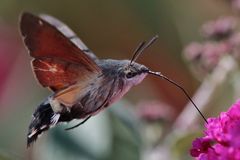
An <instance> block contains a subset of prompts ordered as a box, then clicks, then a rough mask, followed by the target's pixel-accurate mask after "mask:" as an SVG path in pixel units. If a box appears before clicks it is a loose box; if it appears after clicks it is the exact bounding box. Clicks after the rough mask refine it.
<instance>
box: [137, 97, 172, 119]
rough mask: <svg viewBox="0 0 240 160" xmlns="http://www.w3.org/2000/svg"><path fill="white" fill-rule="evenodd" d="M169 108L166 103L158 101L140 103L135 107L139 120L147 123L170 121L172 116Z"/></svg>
mask: <svg viewBox="0 0 240 160" xmlns="http://www.w3.org/2000/svg"><path fill="white" fill-rule="evenodd" d="M171 108H172V107H171V106H169V105H167V104H166V103H162V102H158V101H150V102H141V103H140V104H139V105H138V107H137V109H138V112H137V113H138V115H139V117H140V118H142V119H144V120H147V121H158V120H166V121H170V120H171V119H172V118H173V115H174V113H173V111H172V109H171Z"/></svg>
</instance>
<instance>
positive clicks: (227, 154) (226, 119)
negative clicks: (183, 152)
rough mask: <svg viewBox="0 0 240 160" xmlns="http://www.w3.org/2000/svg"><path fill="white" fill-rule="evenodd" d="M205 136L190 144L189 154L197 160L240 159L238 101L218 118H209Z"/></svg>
mask: <svg viewBox="0 0 240 160" xmlns="http://www.w3.org/2000/svg"><path fill="white" fill-rule="evenodd" d="M205 127H206V128H207V129H206V130H205V132H204V134H205V136H204V137H202V138H197V139H195V140H194V141H193V143H192V149H191V150H190V153H191V155H192V156H193V157H196V159H198V160H227V159H231V160H239V159H240V100H239V101H237V102H236V103H235V104H233V105H232V106H231V107H230V109H229V110H228V111H227V112H222V113H221V114H220V116H219V117H216V118H209V119H208V124H206V125H205Z"/></svg>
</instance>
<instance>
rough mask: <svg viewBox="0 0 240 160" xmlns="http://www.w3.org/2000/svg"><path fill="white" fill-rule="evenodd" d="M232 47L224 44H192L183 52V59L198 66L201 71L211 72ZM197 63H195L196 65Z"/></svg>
mask: <svg viewBox="0 0 240 160" xmlns="http://www.w3.org/2000/svg"><path fill="white" fill-rule="evenodd" d="M231 49H232V47H231V46H230V45H229V44H228V43H225V42H206V43H204V44H200V43H196V42H193V43H191V44H190V45H188V46H187V47H186V49H185V50H184V56H185V58H186V59H187V60H188V61H190V62H191V63H193V64H194V65H196V64H200V65H199V66H201V69H202V70H206V71H211V70H212V69H214V67H215V66H216V65H217V64H218V62H219V60H220V58H221V57H222V56H223V55H224V54H228V53H229V52H230V51H231ZM196 62H197V63H196Z"/></svg>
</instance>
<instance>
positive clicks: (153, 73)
mask: <svg viewBox="0 0 240 160" xmlns="http://www.w3.org/2000/svg"><path fill="white" fill-rule="evenodd" d="M148 73H149V74H152V75H155V76H158V77H161V78H163V79H165V80H167V81H168V82H170V83H172V84H174V85H175V86H177V87H178V88H179V89H181V90H182V91H183V93H184V94H185V95H186V96H187V98H188V99H189V100H190V102H191V103H192V104H193V106H194V107H195V108H196V109H197V111H198V113H199V114H200V115H201V117H202V118H203V119H204V121H205V122H206V123H208V121H207V119H206V118H205V116H204V115H203V114H202V112H201V111H200V109H199V108H198V107H197V105H196V104H195V103H194V102H193V100H192V98H191V97H190V96H189V94H188V93H187V91H186V90H185V89H184V88H183V87H182V86H180V85H179V84H178V83H176V82H174V81H173V80H171V79H169V78H168V77H166V76H164V75H163V74H162V73H160V72H153V71H148Z"/></svg>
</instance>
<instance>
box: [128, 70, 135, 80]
mask: <svg viewBox="0 0 240 160" xmlns="http://www.w3.org/2000/svg"><path fill="white" fill-rule="evenodd" d="M134 76H136V73H134V72H128V73H127V74H126V77H127V78H128V79H129V78H132V77H134Z"/></svg>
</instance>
